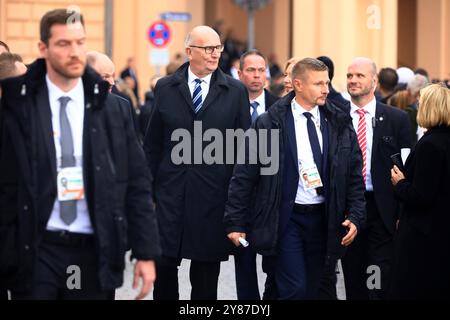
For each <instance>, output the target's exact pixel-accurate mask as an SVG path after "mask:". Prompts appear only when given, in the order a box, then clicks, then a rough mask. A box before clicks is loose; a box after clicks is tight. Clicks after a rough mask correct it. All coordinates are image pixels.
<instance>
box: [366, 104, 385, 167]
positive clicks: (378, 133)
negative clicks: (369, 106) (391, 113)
mask: <svg viewBox="0 0 450 320" xmlns="http://www.w3.org/2000/svg"><path fill="white" fill-rule="evenodd" d="M385 117H386V115H385V114H384V110H383V107H382V106H381V105H380V104H378V103H377V106H376V109H375V120H373V121H374V122H373V123H375V127H374V128H373V140H372V158H371V159H370V161H371V163H373V159H377V153H378V147H379V145H380V143H379V142H380V139H381V137H382V134H383V129H384V124H385V123H386V119H385ZM369 125H372V123H369ZM372 168H373V166H372Z"/></svg>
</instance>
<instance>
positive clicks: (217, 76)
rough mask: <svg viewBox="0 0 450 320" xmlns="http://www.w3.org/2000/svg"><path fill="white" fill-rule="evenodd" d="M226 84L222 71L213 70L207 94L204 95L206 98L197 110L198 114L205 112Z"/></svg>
mask: <svg viewBox="0 0 450 320" xmlns="http://www.w3.org/2000/svg"><path fill="white" fill-rule="evenodd" d="M227 85H228V83H227V80H226V78H225V75H224V74H223V72H222V71H221V70H220V69H217V70H216V71H214V73H213V75H212V77H211V84H210V86H209V92H208V95H207V96H206V99H205V101H204V102H203V106H202V108H201V109H200V111H199V112H198V115H201V114H202V113H203V112H205V111H206V109H208V108H209V107H210V106H211V104H212V103H213V102H214V101H216V100H217V97H218V96H219V94H220V93H221V92H222V90H223V87H226V86H227Z"/></svg>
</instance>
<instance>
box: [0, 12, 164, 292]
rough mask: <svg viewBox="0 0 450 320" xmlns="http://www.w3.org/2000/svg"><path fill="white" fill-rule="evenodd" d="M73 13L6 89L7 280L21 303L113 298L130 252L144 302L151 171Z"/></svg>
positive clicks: (148, 277) (1, 192)
mask: <svg viewBox="0 0 450 320" xmlns="http://www.w3.org/2000/svg"><path fill="white" fill-rule="evenodd" d="M73 14H74V13H73V12H68V11H67V10H66V9H56V10H52V11H49V12H47V13H46V14H45V15H44V17H43V18H42V20H41V25H40V37H41V38H40V39H41V41H40V42H39V50H40V54H41V56H42V57H43V59H38V60H36V61H35V62H34V63H33V64H31V65H30V66H29V69H28V71H27V73H26V74H25V75H23V76H20V77H16V78H11V79H6V80H4V81H3V82H2V88H3V99H2V110H3V117H2V122H4V125H3V128H4V129H3V130H2V133H1V141H2V144H1V152H0V257H1V259H0V277H1V278H6V279H7V280H8V288H9V289H11V291H12V298H13V299H51V300H53V299H68V300H72V299H112V298H114V290H115V289H116V288H118V287H120V286H121V285H122V283H123V271H124V268H125V252H126V251H127V250H129V249H130V248H131V250H132V255H133V257H134V258H136V259H137V262H136V264H135V267H134V276H135V278H134V287H137V285H138V282H139V280H140V279H142V282H143V283H142V288H141V291H140V292H139V294H138V296H137V299H142V298H143V297H145V295H147V294H148V293H149V292H150V290H151V287H152V285H153V281H154V279H155V264H154V259H155V258H157V256H158V255H159V251H160V248H159V238H158V233H157V227H156V219H155V215H154V212H153V209H152V205H151V201H150V198H151V195H152V192H151V184H150V181H151V177H150V172H149V170H148V168H147V167H146V165H145V155H144V153H143V150H142V148H141V146H140V145H139V143H138V140H137V137H136V134H135V132H134V130H133V125H132V119H131V116H130V113H129V110H128V107H127V106H126V105H125V104H124V103H123V100H122V99H120V98H117V97H115V96H113V95H110V94H109V92H108V89H109V84H108V83H107V82H106V81H104V80H102V79H101V77H99V76H98V74H97V73H95V72H94V71H93V70H92V69H91V68H90V67H86V44H85V43H86V42H85V39H86V34H85V29H84V20H83V17H82V15H81V14H78V16H77V17H78V18H79V19H75V21H74V22H73V23H72V24H68V21H72V20H73ZM75 14H77V13H75ZM0 127H1V125H0Z"/></svg>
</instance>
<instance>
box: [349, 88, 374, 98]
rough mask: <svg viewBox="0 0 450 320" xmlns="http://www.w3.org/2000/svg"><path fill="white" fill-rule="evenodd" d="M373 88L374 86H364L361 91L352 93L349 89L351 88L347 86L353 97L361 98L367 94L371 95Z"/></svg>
mask: <svg viewBox="0 0 450 320" xmlns="http://www.w3.org/2000/svg"><path fill="white" fill-rule="evenodd" d="M373 89H374V87H365V88H362V89H361V91H359V92H357V93H352V92H351V91H350V90H349V88H347V91H348V93H349V95H350V96H351V97H352V98H359V97H365V96H367V95H369V94H370V93H371V92H372V90H373Z"/></svg>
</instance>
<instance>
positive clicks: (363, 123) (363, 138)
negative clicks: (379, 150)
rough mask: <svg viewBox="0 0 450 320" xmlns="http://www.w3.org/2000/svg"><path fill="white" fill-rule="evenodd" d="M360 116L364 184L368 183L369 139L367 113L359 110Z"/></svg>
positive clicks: (359, 132)
mask: <svg viewBox="0 0 450 320" xmlns="http://www.w3.org/2000/svg"><path fill="white" fill-rule="evenodd" d="M357 112H358V114H359V121H358V132H357V133H358V143H359V147H360V148H361V152H362V157H363V169H362V174H363V177H364V183H365V182H366V160H367V159H366V155H367V138H366V130H367V127H366V111H365V110H364V109H358V110H357Z"/></svg>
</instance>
